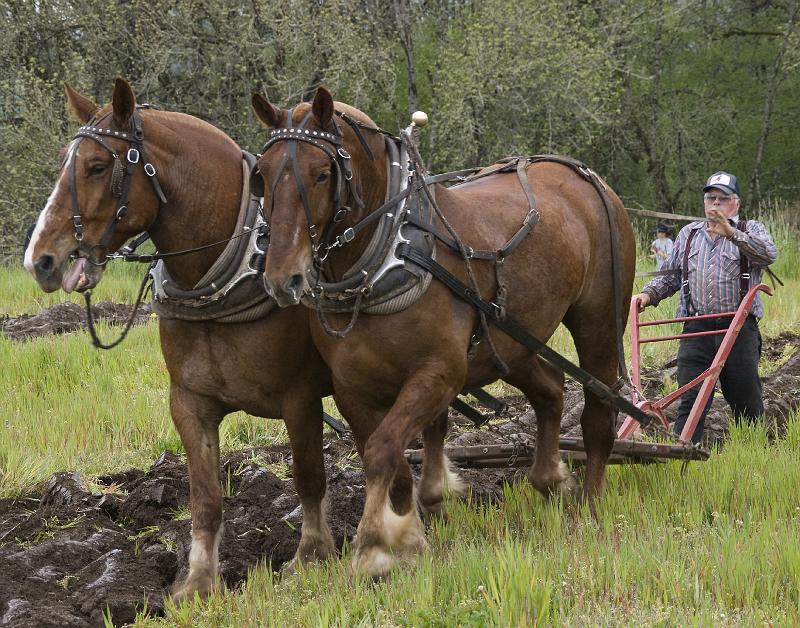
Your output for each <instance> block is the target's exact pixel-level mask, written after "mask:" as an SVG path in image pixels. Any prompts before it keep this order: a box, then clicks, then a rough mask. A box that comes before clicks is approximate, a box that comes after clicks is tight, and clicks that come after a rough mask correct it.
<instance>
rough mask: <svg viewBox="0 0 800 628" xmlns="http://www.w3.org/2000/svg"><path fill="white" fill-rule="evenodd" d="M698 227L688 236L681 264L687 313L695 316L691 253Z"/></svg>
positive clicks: (682, 286)
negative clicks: (693, 311)
mask: <svg viewBox="0 0 800 628" xmlns="http://www.w3.org/2000/svg"><path fill="white" fill-rule="evenodd" d="M697 231H698V229H692V230H691V231H690V232H689V237H688V238H686V246H685V247H684V248H683V264H682V265H681V289H682V290H683V302H684V303H685V304H686V315H687V316H693V314H692V310H693V309H694V306H693V305H692V293H691V291H690V290H689V253H691V251H692V240H694V236H695V234H696V233H697Z"/></svg>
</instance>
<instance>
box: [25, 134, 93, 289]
mask: <svg viewBox="0 0 800 628" xmlns="http://www.w3.org/2000/svg"><path fill="white" fill-rule="evenodd" d="M77 144H78V140H77V139H75V140H72V142H70V144H69V148H68V149H67V159H66V161H65V162H64V166H63V167H62V168H61V173H60V174H59V176H58V179H57V180H56V184H55V185H54V186H53V191H52V192H50V196H49V197H48V199H47V203H45V206H44V209H43V210H42V211H41V213H40V214H39V218H38V220H37V221H36V227H35V228H34V230H33V233H32V234H31V241H30V242H29V243H28V248H27V249H25V260H24V265H25V270H27V271H28V272H29V273H31V274H33V272H34V270H33V251H34V250H35V248H36V243H37V242H38V240H39V237H40V236H41V233H42V231H44V229H45V225H46V224H47V217H48V215H49V212H50V210H51V209H52V208H53V205H54V204H55V197H56V194H57V192H58V188H59V186H60V184H61V180H62V179H63V178H64V177H67V176H69V170H70V165H71V164H72V161H73V159H75V157H76V156H77V155H78V153H79V152H80V150H79V149H76V147H77Z"/></svg>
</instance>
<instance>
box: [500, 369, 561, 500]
mask: <svg viewBox="0 0 800 628" xmlns="http://www.w3.org/2000/svg"><path fill="white" fill-rule="evenodd" d="M505 381H507V382H508V383H509V384H511V385H512V386H516V387H517V388H519V389H520V390H521V391H522V392H523V393H525V396H526V397H527V398H528V401H530V403H531V407H533V410H534V411H535V412H536V455H535V458H534V461H533V465H531V468H530V469H529V470H528V473H527V477H528V480H529V481H530V483H531V484H532V485H533V487H534V488H535V489H536V490H537V491H539V492H540V493H541V494H542V495H544V496H545V497H550V496H553V495H558V494H571V493H572V491H573V490H574V488H575V480H574V478H573V477H572V474H571V473H570V472H569V470H568V468H567V465H566V464H564V462H563V461H562V460H561V453H560V450H559V446H558V441H559V438H560V435H561V414H562V412H563V410H564V373H563V372H561V370H560V369H558V368H556V367H555V366H553V365H552V364H550V363H549V362H546V361H544V360H543V359H541V358H540V357H538V356H534V358H533V360H532V361H531V362H530V369H528V370H527V371H522V372H520V371H518V370H514V371H512V372H511V373H510V374H509V375H508V376H507V377H506V378H505Z"/></svg>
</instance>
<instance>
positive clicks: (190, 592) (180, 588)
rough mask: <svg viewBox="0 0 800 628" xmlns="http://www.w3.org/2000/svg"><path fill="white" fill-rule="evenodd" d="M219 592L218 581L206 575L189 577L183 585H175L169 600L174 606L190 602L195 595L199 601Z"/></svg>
mask: <svg viewBox="0 0 800 628" xmlns="http://www.w3.org/2000/svg"><path fill="white" fill-rule="evenodd" d="M218 590H219V581H218V579H216V578H212V577H210V576H209V575H207V574H204V575H199V576H191V575H190V576H189V577H187V578H186V580H185V581H184V582H183V584H180V585H176V586H175V587H174V588H173V590H172V592H171V594H170V599H171V600H172V601H173V602H174V603H175V604H180V603H181V602H191V601H192V600H194V597H195V595H197V596H199V597H200V599H201V600H204V599H206V598H207V597H208V596H209V595H211V594H213V593H216V592H217V591H218Z"/></svg>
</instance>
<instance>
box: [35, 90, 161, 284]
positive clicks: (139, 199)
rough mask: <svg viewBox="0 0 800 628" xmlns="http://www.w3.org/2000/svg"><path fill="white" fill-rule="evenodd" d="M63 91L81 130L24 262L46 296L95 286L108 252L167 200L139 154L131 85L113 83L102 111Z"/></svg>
mask: <svg viewBox="0 0 800 628" xmlns="http://www.w3.org/2000/svg"><path fill="white" fill-rule="evenodd" d="M64 87H65V91H66V95H67V100H68V101H69V104H70V108H71V110H72V113H73V115H74V116H75V117H76V118H77V119H78V121H80V122H82V123H83V126H82V127H81V128H80V129H79V130H78V132H77V133H76V134H75V136H74V138H73V139H72V141H71V142H70V143H69V144H68V145H67V146H66V147H64V148H63V149H62V151H61V168H60V170H59V173H58V178H57V180H56V183H55V186H54V188H53V191H52V192H51V193H50V197H49V198H48V199H47V203H46V205H45V207H44V209H43V210H42V212H41V214H40V216H39V219H38V221H37V223H36V227H35V228H34V230H33V233H32V235H31V239H30V243H29V244H28V246H27V249H26V251H25V260H24V264H25V268H26V269H27V270H28V272H30V273H31V274H32V275H33V276H34V277H35V278H36V281H37V282H38V283H39V285H40V286H41V288H42V289H43V290H44V291H45V292H53V291H55V290H57V289H58V288H59V287H61V288H63V289H64V290H65V291H66V292H72V291H73V290H78V291H84V290H88V289H90V288H93V287H94V286H96V285H97V284H98V282H99V281H100V279H101V277H102V273H103V269H104V268H105V263H106V261H107V256H108V254H109V253H111V252H113V251H116V250H117V249H118V248H119V247H120V246H121V245H122V243H123V242H124V241H125V240H126V238H128V237H131V236H133V235H136V234H139V233H141V232H143V231H146V230H147V229H148V227H149V226H150V225H151V224H152V222H153V221H154V219H155V217H156V216H157V214H158V210H159V207H160V204H161V201H163V200H164V198H163V192H161V188H160V186H159V184H158V182H157V180H156V178H155V168H154V167H153V165H152V164H151V163H149V162H147V161H146V159H145V156H144V151H143V145H142V144H143V141H144V129H143V126H142V116H141V115H140V113H139V111H138V110H137V106H136V99H135V97H134V94H133V90H132V89H131V87H130V85H129V84H128V83H127V82H126V81H125V80H123V79H121V78H117V80H116V82H115V84H114V94H113V97H112V101H111V103H110V104H109V105H106V106H105V107H99V106H98V105H96V104H95V103H93V102H92V101H91V100H90V99H88V98H86V97H85V96H82V95H81V94H79V93H78V92H77V91H75V90H74V89H73V88H72V87H71V86H70V85H69V84H68V83H65V84H64ZM129 199H130V202H131V203H133V204H134V208H133V209H131V211H129V210H128V209H129V208H128V202H129Z"/></svg>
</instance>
